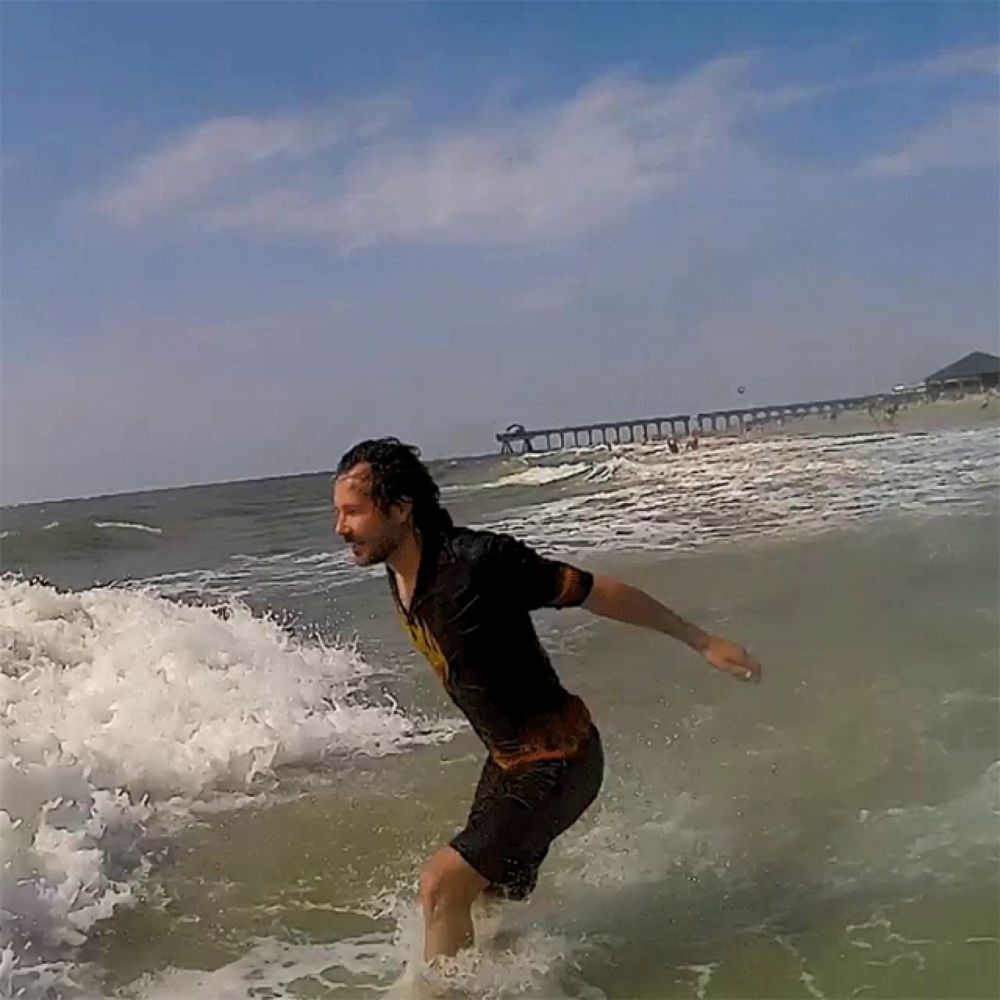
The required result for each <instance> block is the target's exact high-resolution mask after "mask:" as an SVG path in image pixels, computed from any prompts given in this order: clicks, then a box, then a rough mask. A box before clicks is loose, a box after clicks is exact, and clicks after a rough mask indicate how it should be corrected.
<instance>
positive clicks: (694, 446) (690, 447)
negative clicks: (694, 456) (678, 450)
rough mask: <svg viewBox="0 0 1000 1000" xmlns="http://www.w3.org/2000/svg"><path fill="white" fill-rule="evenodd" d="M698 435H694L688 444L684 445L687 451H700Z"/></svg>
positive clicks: (688, 440)
mask: <svg viewBox="0 0 1000 1000" xmlns="http://www.w3.org/2000/svg"><path fill="white" fill-rule="evenodd" d="M698 443H699V442H698V435H697V433H694V434H692V435H691V436H690V437H689V438H688V439H687V443H686V444H685V445H684V450H685V451H697V450H698Z"/></svg>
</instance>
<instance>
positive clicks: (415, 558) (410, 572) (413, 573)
mask: <svg viewBox="0 0 1000 1000" xmlns="http://www.w3.org/2000/svg"><path fill="white" fill-rule="evenodd" d="M421 550H422V546H421V543H420V535H419V534H418V533H417V532H416V531H409V532H408V533H407V534H406V536H405V538H404V539H403V540H402V541H401V542H400V543H399V545H397V546H396V548H395V549H394V550H393V553H392V555H391V556H389V557H388V559H386V563H387V564H388V566H389V568H390V569H391V570H392V571H393V573H395V574H396V581H397V585H398V586H399V590H400V592H403V591H405V592H406V593H407V594H408V595H409V596H410V597H412V596H413V590H414V587H416V585H417V574H418V573H419V571H420V554H421Z"/></svg>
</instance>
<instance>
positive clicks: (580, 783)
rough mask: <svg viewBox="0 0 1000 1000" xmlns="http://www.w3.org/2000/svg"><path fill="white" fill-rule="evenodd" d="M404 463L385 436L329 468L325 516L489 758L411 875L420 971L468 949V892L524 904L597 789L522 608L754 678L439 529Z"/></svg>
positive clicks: (578, 714)
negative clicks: (576, 617) (634, 634)
mask: <svg viewBox="0 0 1000 1000" xmlns="http://www.w3.org/2000/svg"><path fill="white" fill-rule="evenodd" d="M419 454H420V453H419V451H418V450H417V449H416V448H414V447H411V446H409V445H405V444H403V443H401V442H400V441H399V440H398V439H396V438H381V439H379V440H373V441H363V442H361V443H360V444H358V445H356V446H355V447H353V448H352V449H351V450H350V451H348V452H347V453H346V454H345V455H344V456H343V458H342V459H341V460H340V464H339V465H338V467H337V472H336V475H335V477H334V484H333V505H334V517H335V526H334V530H335V531H336V533H337V534H338V535H340V536H341V537H342V538H343V539H344V541H345V542H346V543H347V544H348V545H350V547H351V551H352V553H353V556H354V561H355V562H356V563H357V565H359V566H372V565H375V564H378V563H386V565H387V567H388V569H387V576H388V582H389V588H390V590H391V592H392V597H393V601H394V603H395V605H396V610H397V612H398V613H399V616H400V619H401V621H402V623H403V627H404V628H405V629H406V631H407V632H408V633H409V635H410V637H411V639H412V640H413V642H414V644H415V645H416V646H417V648H418V649H420V651H421V652H422V653H424V655H425V656H426V657H427V659H428V660H429V661H430V663H431V666H432V667H433V668H434V671H435V673H436V674H437V675H438V677H439V678H440V680H441V682H442V683H443V684H444V687H445V690H446V691H447V692H448V694H449V696H450V697H451V698H452V700H453V701H454V702H455V704H456V705H457V706H458V707H459V708H460V709H461V710H462V712H463V713H464V714H465V715H466V717H467V718H468V720H469V722H470V723H471V725H472V728H473V729H474V730H475V732H476V734H477V735H478V736H479V738H480V739H481V740H482V741H483V743H484V744H485V745H486V748H487V750H488V751H489V756H488V758H487V760H486V763H485V765H484V767H483V772H482V776H481V777H480V779H479V784H478V786H477V788H476V793H475V796H474V800H473V803H472V809H471V812H470V814H469V819H468V822H467V824H466V826H465V829H463V830H462V831H461V833H459V834H458V835H457V836H456V837H454V838H453V839H452V841H451V843H450V844H449V845H448V846H447V847H443V848H441V849H440V850H439V851H437V853H435V854H434V855H433V856H432V857H431V858H430V860H429V861H428V862H427V863H426V865H425V866H424V868H423V871H422V872H421V875H420V905H421V908H422V910H423V915H424V957H425V959H427V960H430V959H433V958H434V957H435V956H438V955H453V954H455V953H456V952H457V951H458V950H459V949H461V948H465V947H468V946H469V945H471V944H472V943H473V927H472V917H471V913H470V909H471V906H472V903H473V901H474V900H475V899H476V897H477V896H479V895H480V893H482V892H484V890H489V891H490V892H491V893H496V894H498V895H502V896H506V897H507V898H515V899H523V898H524V897H525V896H527V894H528V893H530V892H531V890H532V889H533V888H534V885H535V882H536V880H537V877H538V867H539V865H540V864H541V862H542V860H543V859H544V857H545V855H546V853H547V852H548V848H549V845H550V844H551V843H552V841H553V840H554V839H555V838H556V837H557V836H558V835H559V834H560V833H562V832H563V831H564V830H565V829H566V828H567V827H569V826H570V825H571V824H572V823H574V822H575V821H576V820H577V819H578V818H579V817H580V815H581V814H582V813H583V812H584V810H585V809H586V808H587V807H588V806H589V805H590V803H591V802H593V800H594V799H595V798H596V796H597V792H598V790H599V789H600V785H601V780H602V776H603V766H604V761H603V754H602V751H601V741H600V737H599V736H598V733H597V730H596V729H595V728H594V725H593V723H592V722H591V719H590V713H589V712H588V711H587V707H586V706H585V705H584V703H583V702H582V701H581V700H580V699H579V698H577V697H576V696H575V695H572V694H570V693H569V692H568V691H566V689H565V688H563V686H562V685H561V684H560V683H559V679H558V678H557V677H556V674H555V671H554V670H553V669H552V664H551V663H550V662H549V658H548V656H547V655H546V653H545V652H544V650H543V649H542V647H541V645H540V644H539V642H538V638H537V636H536V634H535V630H534V626H533V625H532V622H531V615H530V613H531V612H532V611H534V610H536V609H537V608H541V607H553V608H566V607H577V606H582V607H584V608H586V609H587V610H588V611H591V612H593V613H594V614H597V615H602V616H604V617H606V618H613V619H615V620H617V621H621V622H626V623H628V624H631V625H641V626H645V627H646V628H652V629H657V630H658V631H660V632H663V633H665V634H666V635H669V636H672V637H673V638H675V639H679V640H681V641H682V642H684V643H686V644H687V645H688V646H690V647H691V648H692V649H694V650H696V651H697V652H699V653H700V654H701V655H702V656H704V657H705V659H706V660H708V662H709V663H710V664H711V665H712V666H713V667H715V668H717V669H719V670H722V671H725V672H726V673H729V674H732V675H733V676H735V677H738V678H740V679H742V680H747V681H758V680H759V679H760V666H759V665H758V664H757V663H756V662H755V661H754V660H753V659H752V658H751V657H750V656H749V655H748V654H747V652H746V650H744V649H742V648H741V647H740V646H737V645H734V644H733V643H731V642H728V641H727V640H725V639H720V638H718V637H716V636H712V635H709V634H708V633H707V632H704V631H702V629H700V628H698V627H697V626H696V625H692V624H691V623H690V622H686V621H685V620H684V619H683V618H681V617H680V616H679V615H677V614H675V613H674V612H673V611H670V610H669V609H668V608H665V607H664V606H663V605H662V604H660V603H659V602H657V601H655V600H654V599H653V598H652V597H650V596H649V595H647V594H645V593H643V592H642V591H640V590H636V589H635V588H634V587H630V586H629V585H628V584H625V583H622V582H620V581H619V580H616V579H613V578H612V577H608V576H596V577H595V576H593V575H592V574H590V573H588V572H586V571H585V570H582V569H578V568H577V567H575V566H570V565H568V564H567V563H563V562H559V561H555V560H550V559H545V558H543V557H542V556H540V555H538V554H537V553H536V552H534V551H533V550H532V549H530V548H529V547H528V546H527V545H524V544H523V543H521V542H519V541H517V540H516V539H514V538H512V537H511V536H509V535H502V534H494V533H491V532H486V531H471V530H469V529H467V528H457V527H455V526H454V525H453V524H452V520H451V517H450V515H449V514H448V512H447V511H446V510H444V509H443V508H442V507H441V505H440V492H439V490H438V487H437V485H436V483H435V482H434V480H433V479H432V478H431V475H430V473H429V472H428V470H427V468H426V467H425V466H424V465H423V463H422V462H421V461H420V458H419Z"/></svg>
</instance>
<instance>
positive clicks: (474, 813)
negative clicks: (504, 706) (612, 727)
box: [451, 728, 604, 899]
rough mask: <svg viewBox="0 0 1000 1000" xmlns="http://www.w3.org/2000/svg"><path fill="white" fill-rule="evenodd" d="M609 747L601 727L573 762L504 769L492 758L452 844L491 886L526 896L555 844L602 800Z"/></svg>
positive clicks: (514, 896) (508, 895) (505, 893)
mask: <svg viewBox="0 0 1000 1000" xmlns="http://www.w3.org/2000/svg"><path fill="white" fill-rule="evenodd" d="M603 776H604V751H603V749H602V747H601V738H600V736H598V734H597V730H596V729H593V728H591V733H590V739H589V740H588V741H587V743H586V745H585V746H584V748H583V750H582V752H581V753H580V754H579V755H578V756H576V757H574V758H573V759H572V760H545V761H538V762H537V763H534V764H527V765H525V766H524V767H519V768H517V769H516V770H513V771H504V770H503V769H502V768H500V767H498V766H497V764H495V763H494V762H493V760H492V758H488V759H487V761H486V764H485V765H484V766H483V773H482V775H481V776H480V778H479V784H478V785H477V786H476V794H475V797H474V799H473V801H472V808H471V810H470V811H469V819H468V821H467V823H466V824H465V829H464V830H462V832H461V833H459V834H458V835H457V836H456V837H455V838H454V839H453V840H452V841H451V846H452V847H453V848H454V849H455V850H456V851H458V853H459V854H461V855H462V857H463V858H464V859H465V860H466V861H468V863H469V864H470V865H472V867H473V868H475V869H476V871H477V872H479V874H480V875H482V876H483V878H487V879H489V880H490V887H491V889H493V890H494V891H497V892H499V893H500V894H501V895H503V896H505V897H506V898H508V899H524V898H525V897H526V896H527V895H528V894H529V893H530V892H531V890H532V889H534V888H535V883H536V882H537V881H538V867H539V865H541V863H542V861H544V860H545V855H546V854H548V851H549V845H550V844H551V843H552V841H553V840H555V839H556V837H558V836H559V834H560V833H562V832H563V831H564V830H566V829H567V828H568V827H569V826H571V825H572V824H573V823H575V822H576V821H577V820H578V819H579V818H580V816H581V815H582V814H583V812H584V810H585V809H586V808H587V806H589V805H590V803H591V802H593V801H594V799H595V798H597V793H598V791H599V790H600V788H601V780H602V778H603Z"/></svg>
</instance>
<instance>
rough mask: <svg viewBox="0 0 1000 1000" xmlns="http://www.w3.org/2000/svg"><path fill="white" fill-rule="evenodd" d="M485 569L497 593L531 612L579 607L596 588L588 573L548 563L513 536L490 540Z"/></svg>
mask: <svg viewBox="0 0 1000 1000" xmlns="http://www.w3.org/2000/svg"><path fill="white" fill-rule="evenodd" d="M485 569H486V572H487V573H488V575H489V585H490V588H491V589H492V590H493V591H494V592H498V591H499V592H500V593H506V594H509V595H510V597H511V598H512V599H513V601H514V602H515V603H516V604H518V605H520V606H522V607H526V608H527V609H528V610H529V611H534V610H535V609H537V608H575V607H579V605H581V604H583V602H584V601H585V600H586V599H587V597H588V595H589V594H590V590H591V588H592V587H593V585H594V577H593V575H592V574H590V573H588V572H587V571H586V570H582V569H578V568H577V567H576V566H571V565H570V564H569V563H564V562H560V561H559V560H556V559H546V558H545V557H544V556H541V555H539V554H538V553H537V552H536V551H535V550H534V549H533V548H531V547H530V546H528V545H525V544H524V542H520V541H518V540H517V539H516V538H513V537H512V536H511V535H499V534H498V535H493V536H492V537H491V538H490V543H489V545H488V547H487V557H486V567H485Z"/></svg>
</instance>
